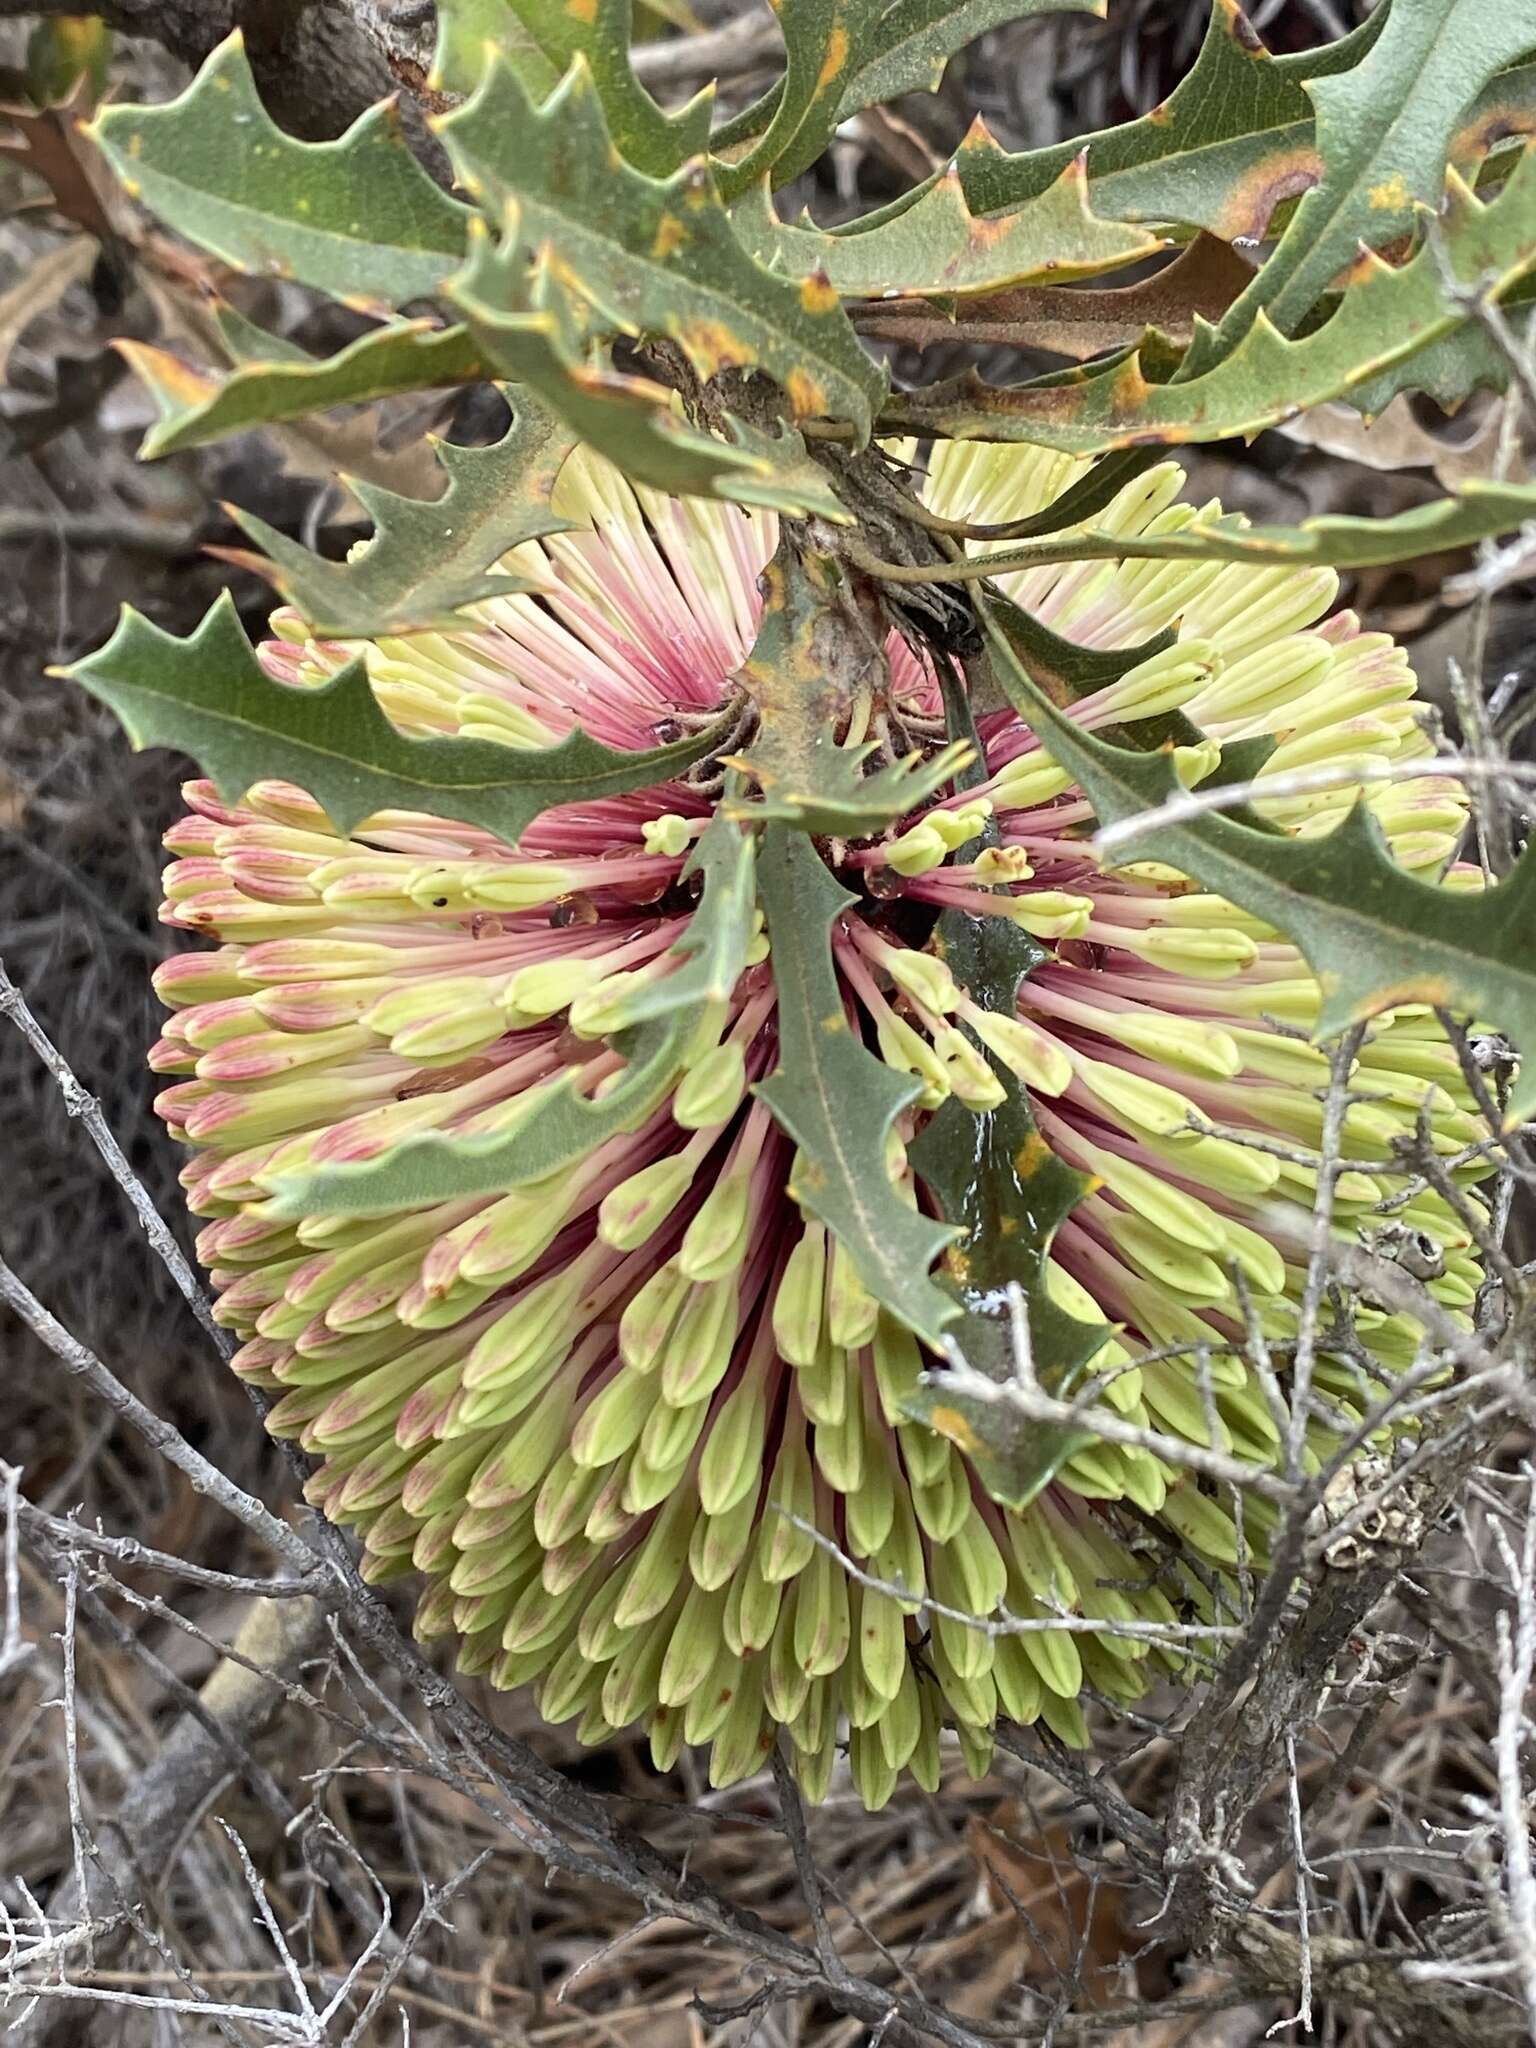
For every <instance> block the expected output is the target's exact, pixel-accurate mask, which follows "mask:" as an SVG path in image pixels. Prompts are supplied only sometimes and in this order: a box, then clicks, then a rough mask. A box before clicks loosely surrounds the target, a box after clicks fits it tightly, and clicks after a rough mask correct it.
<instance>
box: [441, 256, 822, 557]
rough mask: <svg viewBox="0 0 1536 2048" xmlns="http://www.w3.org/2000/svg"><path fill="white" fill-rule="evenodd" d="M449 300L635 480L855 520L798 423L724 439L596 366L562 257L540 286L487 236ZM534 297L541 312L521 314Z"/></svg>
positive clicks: (508, 365) (679, 492)
mask: <svg viewBox="0 0 1536 2048" xmlns="http://www.w3.org/2000/svg"><path fill="white" fill-rule="evenodd" d="M451 296H452V298H453V301H454V303H455V304H456V305H457V306H458V307H459V309H460V311H461V312H462V313H463V315H464V317H465V320H466V321H467V322H468V325H469V329H470V332H471V333H472V334H473V335H474V337H475V339H476V342H477V345H478V346H479V347H480V348H481V350H482V351H483V352H484V354H485V356H486V357H487V359H488V360H489V361H490V362H492V363H494V364H495V366H496V368H497V369H498V370H499V371H500V373H501V374H502V375H503V376H507V377H512V378H516V379H517V380H518V381H519V382H520V383H522V384H524V385H527V386H528V387H530V388H531V389H533V390H535V391H537V392H538V393H539V395H540V397H541V398H542V399H543V400H544V401H545V403H546V404H548V405H549V406H551V407H553V408H554V410H555V411H557V412H558V413H559V414H560V415H561V417H562V418H564V419H565V420H566V421H567V422H568V423H569V425H570V426H571V427H572V428H573V429H574V431H575V432H576V433H577V434H578V435H579V437H580V438H581V439H582V440H583V441H584V442H586V444H587V446H588V447H590V448H595V449H597V450H598V451H599V453H601V454H603V455H606V456H607V457H608V458H609V460H610V461H611V462H614V463H616V464H617V465H618V467H619V468H620V469H622V470H623V471H624V473H625V474H626V475H627V476H630V477H633V478H634V480H635V481H636V482H637V483H642V484H649V485H650V486H651V487H652V489H654V490H658V491H666V492H667V493H668V494H669V495H671V496H673V497H702V498H725V499H729V500H731V501H733V502H734V503H737V504H742V505H763V506H769V507H772V508H773V509H774V510H776V511H781V512H790V513H800V514H805V513H812V512H814V513H816V514H818V515H819V516H820V517H822V518H824V519H831V520H833V521H835V522H837V523H839V524H843V525H846V524H847V523H848V519H849V515H848V513H847V512H846V511H844V509H843V507H842V505H841V504H840V503H839V502H838V499H837V496H836V494H835V493H834V491H833V489H832V483H831V479H830V478H829V477H828V475H827V473H826V471H825V470H824V469H822V468H820V467H819V466H818V465H817V464H816V463H814V462H813V461H812V460H811V459H810V457H809V456H808V455H807V454H806V452H805V443H804V441H803V440H802V439H801V437H800V436H799V434H797V433H796V432H795V431H794V430H793V429H792V428H785V429H784V430H783V432H781V433H780V435H779V436H778V438H777V439H776V440H775V439H772V438H770V437H769V436H768V435H767V434H765V433H763V432H761V431H759V430H757V429H754V428H751V427H749V426H747V425H746V424H745V423H744V422H742V421H739V420H737V421H733V422H732V431H733V433H734V435H735V439H734V440H733V441H725V440H721V439H719V438H718V437H717V436H715V435H713V434H706V433H703V432H701V431H700V430H699V429H697V428H695V427H690V426H689V425H688V424H687V422H686V421H685V420H683V419H681V418H680V417H679V416H678V413H677V411H676V410H675V406H674V401H673V394H672V393H671V392H670V391H667V390H666V389H664V387H663V386H661V385H659V384H654V383H652V382H651V381H650V380H649V379H648V378H644V377H633V376H621V375H620V374H619V373H618V372H616V371H614V370H612V369H610V368H609V367H608V366H607V365H606V364H603V363H591V362H588V361H586V360H585V359H584V358H583V356H582V355H581V354H580V352H579V349H580V342H579V323H578V321H577V319H576V316H575V314H574V312H573V311H572V310H571V308H570V305H569V297H568V294H567V293H566V291H565V289H564V287H563V285H562V283H561V281H560V278H559V276H558V275H557V273H556V270H555V267H554V259H553V254H552V252H550V251H547V250H546V251H544V252H542V253H541V254H540V257H539V259H538V261H537V262H536V264H535V266H534V270H533V274H532V278H531V280H530V279H529V276H528V274H527V265H526V263H525V261H524V259H523V256H522V252H521V250H520V249H519V247H518V244H517V241H516V238H515V236H510V235H509V236H508V238H507V239H506V240H505V241H504V242H503V243H502V244H501V245H500V247H499V248H498V247H496V246H494V245H493V244H492V243H491V241H490V240H489V238H488V237H487V236H485V235H484V234H482V233H478V232H477V233H476V234H475V235H474V236H472V237H471V256H470V264H469V267H468V269H467V270H466V271H465V272H464V274H463V275H462V276H461V277H459V278H457V279H455V281H454V283H453V285H452V287H451ZM525 296H526V298H527V299H528V300H529V301H531V310H526V311H514V310H512V308H513V307H515V306H516V305H517V303H518V301H519V300H520V299H521V298H523V297H525Z"/></svg>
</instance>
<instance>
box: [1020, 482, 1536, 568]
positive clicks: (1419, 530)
mask: <svg viewBox="0 0 1536 2048" xmlns="http://www.w3.org/2000/svg"><path fill="white" fill-rule="evenodd" d="M1530 519H1536V484H1501V483H1494V482H1492V481H1490V480H1485V479H1484V478H1482V477H1471V478H1469V479H1468V480H1467V481H1466V482H1465V483H1462V484H1458V485H1457V487H1456V489H1455V490H1454V491H1453V492H1451V494H1450V495H1449V496H1448V497H1445V498H1436V499H1435V500H1434V501H1433V502H1432V503H1430V504H1428V505H1413V506H1410V507H1409V509H1408V510H1407V511H1406V512H1397V513H1394V514H1393V515H1392V517H1391V518H1390V519H1354V518H1349V517H1346V516H1345V515H1343V514H1341V513H1334V512H1326V513H1319V514H1318V515H1317V517H1316V518H1313V519H1303V520H1302V521H1301V523H1300V524H1299V525H1297V526H1249V525H1247V524H1246V523H1245V521H1244V517H1243V515H1242V513H1240V512H1223V513H1221V514H1220V515H1219V516H1215V517H1210V518H1196V519H1194V520H1192V521H1191V523H1190V524H1189V525H1188V526H1185V527H1181V528H1180V529H1179V531H1178V532H1177V533H1157V534H1141V535H1135V536H1128V535H1126V534H1123V533H1105V532H1101V531H1100V530H1098V529H1097V528H1094V527H1086V528H1084V529H1083V530H1082V531H1080V532H1078V533H1075V534H1073V535H1071V536H1070V538H1069V539H1066V540H1063V541H1062V542H1061V543H1060V544H1059V545H1058V544H1056V543H1054V542H1041V543H1037V545H1036V550H1035V552H1034V554H1033V555H1025V554H1024V553H1023V552H1022V551H1020V552H1019V554H1018V555H1017V556H1016V557H1014V556H1012V555H1011V554H1010V552H1009V551H1007V550H1004V549H999V550H998V552H997V556H996V561H995V566H993V567H992V568H991V570H990V572H989V573H991V574H992V575H998V576H1000V575H1006V574H1007V573H1008V572H1009V571H1010V569H1020V568H1033V567H1035V566H1037V565H1038V563H1040V562H1041V561H1044V560H1047V559H1049V560H1051V561H1074V562H1077V561H1085V562H1087V561H1099V562H1102V561H1127V562H1135V561H1156V562H1259V563H1267V562H1306V563H1314V562H1318V563H1324V564H1328V565H1330V566H1332V567H1333V568H1336V569H1376V568H1384V567H1386V566H1387V565H1388V564H1390V563H1393V562H1416V561H1418V560H1420V559H1421V558H1422V557H1423V556H1425V555H1438V554H1441V553H1443V552H1446V551H1450V550H1454V549H1458V548H1466V547H1471V546H1472V545H1473V544H1474V543H1475V542H1477V541H1480V540H1492V539H1494V538H1496V537H1497V536H1498V535H1499V534H1502V533H1510V532H1512V531H1513V530H1514V528H1515V527H1517V526H1521V525H1523V524H1524V523H1525V522H1526V521H1527V520H1530Z"/></svg>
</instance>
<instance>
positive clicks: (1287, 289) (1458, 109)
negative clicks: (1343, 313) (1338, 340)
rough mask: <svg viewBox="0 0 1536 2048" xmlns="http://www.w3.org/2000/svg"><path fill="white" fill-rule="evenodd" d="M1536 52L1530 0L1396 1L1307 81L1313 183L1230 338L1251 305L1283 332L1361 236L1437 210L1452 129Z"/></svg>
mask: <svg viewBox="0 0 1536 2048" xmlns="http://www.w3.org/2000/svg"><path fill="white" fill-rule="evenodd" d="M1533 49H1536V0H1501V4H1500V5H1499V6H1498V7H1496V8H1491V9H1490V8H1489V7H1488V6H1486V5H1485V4H1480V0H1414V4H1412V5H1411V6H1407V7H1404V6H1401V5H1394V6H1392V7H1391V8H1389V9H1388V10H1387V17H1386V21H1385V24H1384V25H1383V27H1382V29H1381V32H1380V34H1379V35H1378V36H1377V37H1376V38H1375V40H1374V41H1373V43H1372V45H1371V47H1370V49H1369V50H1368V51H1367V52H1366V54H1365V55H1364V56H1363V57H1362V58H1361V60H1360V62H1359V63H1358V64H1356V65H1353V66H1352V67H1351V68H1350V69H1348V70H1346V71H1340V72H1336V73H1334V74H1332V75H1331V76H1324V77H1313V78H1310V79H1308V80H1307V83H1306V91H1307V94H1308V96H1309V97H1310V99H1311V101H1312V103H1313V106H1314V108H1315V110H1316V115H1315V118H1316V148H1317V152H1318V155H1319V157H1320V159H1321V164H1322V176H1321V179H1320V181H1319V182H1318V183H1317V184H1316V185H1315V186H1314V187H1313V189H1312V190H1310V191H1309V192H1308V193H1307V194H1306V196H1305V197H1304V198H1303V199H1302V201H1301V203H1300V205H1299V206H1298V207H1297V208H1296V211H1295V214H1294V215H1293V217H1292V219H1291V221H1290V223H1289V225H1288V226H1287V228H1286V230H1285V233H1284V234H1283V235H1282V236H1281V238H1280V241H1279V244H1278V245H1277V247H1276V248H1275V250H1274V253H1273V254H1272V255H1271V256H1270V257H1269V259H1268V261H1267V262H1266V263H1265V264H1264V265H1263V267H1262V268H1261V270H1260V271H1259V272H1258V274H1257V275H1256V276H1255V278H1254V281H1253V283H1252V285H1251V286H1250V287H1249V289H1248V290H1247V292H1245V293H1244V295H1243V297H1242V298H1241V299H1239V300H1238V302H1237V304H1236V305H1235V306H1233V308H1232V310H1231V312H1230V313H1229V314H1228V315H1227V316H1226V319H1225V320H1224V321H1223V323H1222V329H1221V334H1220V337H1219V345H1226V344H1229V343H1230V342H1231V341H1232V340H1233V339H1234V338H1235V337H1236V336H1237V335H1238V334H1240V333H1241V332H1242V331H1243V330H1244V328H1245V327H1246V326H1247V325H1248V323H1249V322H1250V321H1251V320H1252V319H1253V318H1254V316H1255V314H1256V313H1257V312H1258V310H1259V309H1260V307H1263V308H1265V309H1266V310H1267V312H1268V314H1269V317H1270V319H1271V320H1272V321H1273V322H1274V324H1275V326H1276V327H1277V328H1278V329H1279V330H1280V331H1281V333H1287V334H1288V333H1293V332H1294V331H1295V329H1296V327H1297V326H1298V325H1299V324H1300V322H1301V320H1302V319H1303V317H1304V316H1305V315H1306V314H1307V313H1308V312H1309V311H1310V309H1311V308H1312V307H1313V306H1314V305H1315V304H1316V303H1317V301H1318V299H1319V298H1320V297H1321V296H1322V294H1323V293H1324V291H1326V290H1327V288H1328V286H1329V285H1330V284H1331V283H1332V281H1333V280H1334V278H1335V277H1336V276H1337V275H1338V273H1339V272H1340V271H1341V270H1342V269H1344V268H1345V266H1346V265H1348V264H1350V263H1351V262H1353V261H1354V258H1355V255H1356V252H1357V250H1358V249H1359V248H1360V246H1361V244H1362V243H1363V244H1364V245H1365V246H1366V247H1368V248H1380V247H1382V246H1384V245H1385V244H1386V243H1388V242H1390V241H1392V240H1394V239H1395V238H1396V237H1397V236H1399V235H1401V234H1402V233H1403V232H1404V231H1405V230H1406V229H1407V228H1409V227H1411V226H1412V225H1413V222H1414V214H1415V208H1416V207H1418V206H1430V207H1434V206H1438V204H1439V202H1440V196H1441V193H1442V191H1443V189H1444V185H1445V172H1446V163H1447V159H1448V157H1449V155H1450V150H1451V142H1452V137H1453V136H1454V134H1455V131H1456V127H1457V124H1458V122H1459V121H1460V120H1461V118H1462V117H1463V115H1464V113H1465V111H1466V109H1467V108H1468V106H1469V105H1470V103H1471V102H1472V100H1473V99H1474V97H1475V95H1476V94H1477V93H1478V92H1479V91H1481V90H1482V89H1483V88H1484V87H1485V86H1486V85H1487V84H1488V82H1489V80H1490V79H1491V78H1492V76H1493V74H1494V73H1496V72H1497V71H1499V70H1500V69H1501V67H1502V66H1504V65H1506V64H1509V63H1511V62H1512V61H1513V60H1514V59H1515V58H1517V57H1523V56H1528V55H1529V54H1530V53H1531V51H1532V50H1533Z"/></svg>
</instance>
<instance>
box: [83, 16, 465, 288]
mask: <svg viewBox="0 0 1536 2048" xmlns="http://www.w3.org/2000/svg"><path fill="white" fill-rule="evenodd" d="M86 132H87V133H88V134H90V135H91V136H92V137H93V138H94V139H95V140H96V141H97V142H98V143H99V144H100V145H101V148H102V149H103V151H104V152H105V154H106V156H107V158H108V159H109V161H110V162H111V164H112V167H113V169H114V170H115V171H116V172H117V174H118V176H119V177H120V178H121V179H122V181H123V183H124V184H125V186H126V187H127V189H128V190H129V191H130V192H131V193H132V194H133V195H134V197H135V198H137V199H142V200H143V202H144V204H145V205H146V206H149V207H151V208H153V210H154V211H155V212H156V213H157V214H158V215H159V216H160V218H161V219H162V220H164V221H166V222H168V223H169V225H170V226H171V227H173V228H175V229H177V230H178V232H179V233H181V234H184V235H185V236H187V238H188V239H189V240H190V241H193V242H196V243H198V244H199V245H200V246H201V247H202V248H205V249H211V250H212V251H213V253H214V255H216V256H219V257H221V258H222V259H223V260H224V261H225V262H226V263H231V264H233V265H234V266H235V268H236V269H237V270H250V271H253V272H255V273H256V274H257V275H258V276H262V277H291V278H296V279H297V280H298V282H299V283H300V284H308V285H313V286H315V288H316V289H317V290H319V291H323V292H329V293H330V295H331V296H332V297H333V298H337V299H343V300H345V301H346V302H347V303H348V304H352V305H361V306H364V307H365V308H367V309H368V310H369V311H374V310H378V309H380V308H384V307H390V306H396V305H400V304H402V303H403V302H404V301H406V300H409V299H419V298H429V297H431V296H432V295H433V294H434V293H435V292H436V291H437V290H438V288H439V287H440V286H441V284H442V282H443V280H444V278H446V277H447V276H448V275H449V274H450V272H452V271H453V270H454V269H455V268H456V266H457V265H458V264H459V263H460V262H461V261H462V259H463V254H464V240H465V235H466V232H467V224H468V221H469V218H470V214H469V209H468V208H467V207H464V206H461V205H460V204H459V202H458V201H457V200H456V199H450V198H449V196H448V194H447V193H446V192H444V191H443V190H441V188H440V187H439V186H437V185H435V184H434V183H433V182H432V180H431V178H429V177H428V175H427V173H426V172H425V171H424V170H423V169H422V168H421V166H420V164H418V163H417V161H416V159H415V157H413V156H412V154H411V152H410V150H409V149H408V148H407V146H406V144H405V142H404V140H403V139H402V137H401V134H400V130H399V116H398V114H397V113H396V111H395V109H394V106H393V104H392V103H390V102H386V103H385V104H383V105H381V106H377V107H371V108H370V109H369V110H368V112H367V113H366V114H364V115H363V116H362V118H361V119H360V120H358V121H357V122H355V123H354V124H353V126H352V127H350V128H349V129H348V130H347V132H346V134H345V135H343V136H341V137H340V138H339V139H338V140H337V141H335V142H298V141H296V140H295V139H294V138H293V136H291V135H286V134H284V132H283V130H282V129H281V128H279V127H278V126H277V125H276V124H275V123H274V121H273V120H272V118H271V116H270V115H269V114H268V112H267V110H266V108H265V107H264V106H263V105H262V103H261V96H260V94H259V93H258V92H257V90H256V85H255V81H254V80H253V78H252V77H251V67H250V64H249V62H248V61H247V59H246V55H245V46H244V43H243V42H242V40H241V37H240V33H239V31H238V30H236V32H235V33H234V34H233V35H231V36H230V37H228V38H227V40H226V41H224V42H222V43H221V44H220V45H219V47H218V48H217V49H216V50H215V51H214V53H213V55H212V56H211V57H210V58H209V59H208V61H207V63H206V64H205V65H204V66H203V68H202V70H201V71H199V73H198V74H197V76H196V78H194V79H193V81H192V83H191V84H190V85H189V86H188V87H187V89H186V91H185V92H184V93H182V95H181V96H180V98H179V99H174V100H171V101H170V102H169V103H168V104H167V105H165V106H162V107H135V106H109V107H105V108H103V109H102V111H101V113H100V114H98V115H97V117H96V119H95V121H94V122H92V123H91V125H90V127H89V128H88V130H87V131H86Z"/></svg>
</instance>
